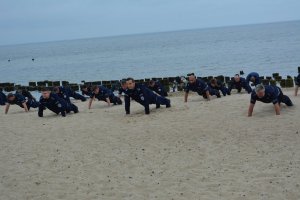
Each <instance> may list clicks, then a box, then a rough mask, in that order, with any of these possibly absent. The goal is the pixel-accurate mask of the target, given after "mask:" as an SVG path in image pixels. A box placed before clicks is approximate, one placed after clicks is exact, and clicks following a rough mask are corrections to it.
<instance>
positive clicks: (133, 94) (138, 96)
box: [125, 78, 171, 114]
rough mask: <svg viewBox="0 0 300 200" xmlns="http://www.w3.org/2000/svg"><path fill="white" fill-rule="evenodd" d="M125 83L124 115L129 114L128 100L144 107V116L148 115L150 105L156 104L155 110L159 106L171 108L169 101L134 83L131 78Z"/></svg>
mask: <svg viewBox="0 0 300 200" xmlns="http://www.w3.org/2000/svg"><path fill="white" fill-rule="evenodd" d="M126 83H127V88H128V89H127V90H126V92H125V94H126V95H125V111H126V114H130V98H132V99H133V100H135V101H136V102H138V103H140V104H141V105H143V106H144V107H145V114H150V109H149V105H150V104H156V108H159V107H160V105H166V107H167V108H169V107H171V102H170V100H169V99H167V98H165V97H162V96H159V95H157V94H155V93H154V92H153V91H151V90H150V89H149V88H147V87H146V86H144V85H140V84H137V83H135V81H134V79H133V78H128V79H127V81H126Z"/></svg>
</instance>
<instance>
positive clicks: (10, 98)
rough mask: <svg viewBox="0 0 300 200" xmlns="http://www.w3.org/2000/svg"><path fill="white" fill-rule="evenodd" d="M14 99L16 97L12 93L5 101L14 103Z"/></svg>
mask: <svg viewBox="0 0 300 200" xmlns="http://www.w3.org/2000/svg"><path fill="white" fill-rule="evenodd" d="M15 99H16V96H15V95H14V94H13V93H9V94H8V95H7V100H8V101H14V100H15Z"/></svg>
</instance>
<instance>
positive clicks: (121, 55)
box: [0, 20, 300, 85]
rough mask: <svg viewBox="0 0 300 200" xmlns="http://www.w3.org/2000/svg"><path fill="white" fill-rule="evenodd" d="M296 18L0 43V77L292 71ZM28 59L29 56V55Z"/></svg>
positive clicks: (298, 44) (77, 78)
mask: <svg viewBox="0 0 300 200" xmlns="http://www.w3.org/2000/svg"><path fill="white" fill-rule="evenodd" d="M298 52H300V20H298V21H289V22H272V23H265V24H251V25H238V26H227V27H213V28H201V29H193V30H179V31H167V32H159V33H144V34H133V35H122V36H110V37H101V38H88V39H76V40H65V41H55V42H42V43H30V44H18V45H8V46H7V45H5V46H0V70H1V74H2V76H1V80H0V82H13V83H17V84H24V85H26V84H28V82H29V81H43V80H53V81H55V80H67V81H70V82H74V83H80V82H81V81H82V80H85V81H98V80H117V79H122V78H125V77H129V76H130V77H134V78H137V79H140V78H152V77H169V76H181V75H186V74H187V73H191V72H194V73H195V74H196V75H198V76H208V75H213V76H218V75H225V76H233V75H234V74H235V73H238V72H239V71H241V70H243V71H244V72H245V73H249V72H252V71H256V72H258V73H260V74H261V75H263V76H265V75H271V74H272V73H273V72H278V73H280V74H282V75H283V76H285V75H296V74H297V67H298V66H299V65H300V58H299V55H298ZM33 59H34V60H33Z"/></svg>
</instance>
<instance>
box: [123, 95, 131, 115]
mask: <svg viewBox="0 0 300 200" xmlns="http://www.w3.org/2000/svg"><path fill="white" fill-rule="evenodd" d="M124 98H125V112H126V115H129V114H130V97H129V96H127V95H125V96H124Z"/></svg>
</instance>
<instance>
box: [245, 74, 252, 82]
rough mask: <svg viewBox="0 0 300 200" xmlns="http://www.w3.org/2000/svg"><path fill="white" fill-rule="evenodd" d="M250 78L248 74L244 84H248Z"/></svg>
mask: <svg viewBox="0 0 300 200" xmlns="http://www.w3.org/2000/svg"><path fill="white" fill-rule="evenodd" d="M250 77H251V74H248V76H247V77H246V83H249V82H250Z"/></svg>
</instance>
